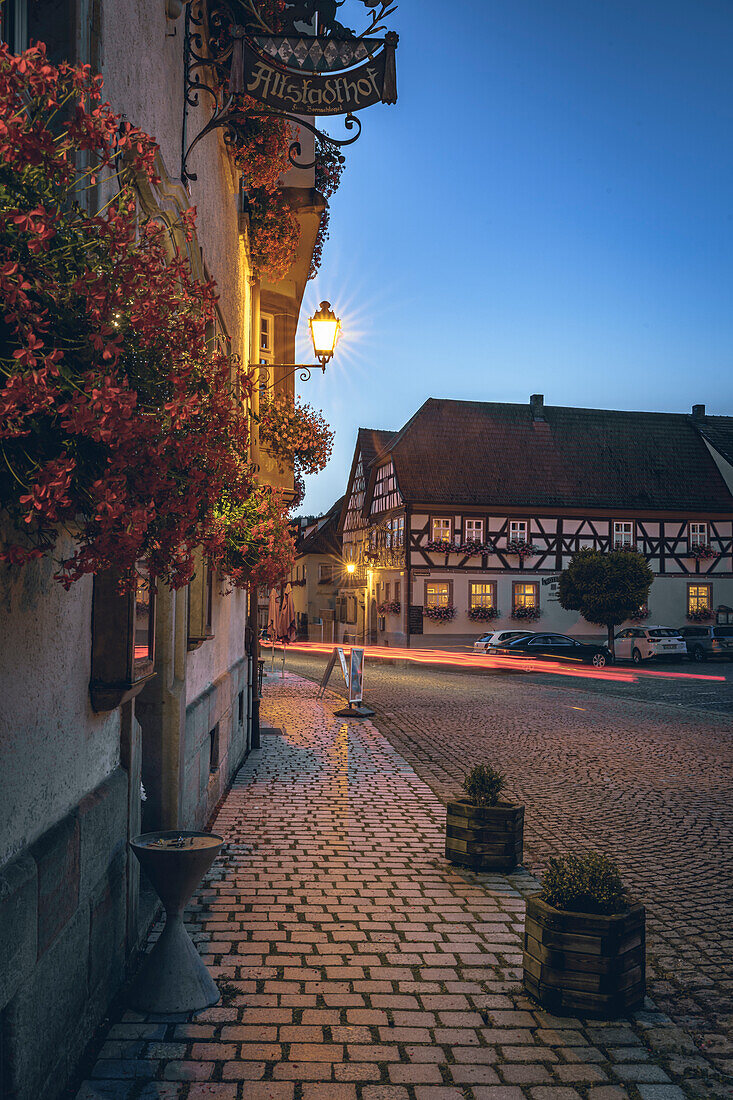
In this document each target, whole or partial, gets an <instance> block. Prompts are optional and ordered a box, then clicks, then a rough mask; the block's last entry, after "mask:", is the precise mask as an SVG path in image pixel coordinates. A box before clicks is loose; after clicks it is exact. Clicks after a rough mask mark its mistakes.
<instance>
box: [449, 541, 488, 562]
mask: <svg viewBox="0 0 733 1100" xmlns="http://www.w3.org/2000/svg"><path fill="white" fill-rule="evenodd" d="M454 550H455V552H456V553H457V554H463V555H464V556H466V557H469V558H471V557H474V556H475V555H478V554H493V553H494V547H493V546H492V544H491V543H490V542H480V541H479V540H478V539H466V541H465V542H462V543H460V544H459V545H458V546H456V547H454Z"/></svg>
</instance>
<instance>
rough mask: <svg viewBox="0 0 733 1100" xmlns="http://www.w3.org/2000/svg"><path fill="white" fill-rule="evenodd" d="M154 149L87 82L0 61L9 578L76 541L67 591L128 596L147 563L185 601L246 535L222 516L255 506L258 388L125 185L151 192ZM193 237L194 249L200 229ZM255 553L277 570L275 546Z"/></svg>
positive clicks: (42, 65) (0, 275)
mask: <svg viewBox="0 0 733 1100" xmlns="http://www.w3.org/2000/svg"><path fill="white" fill-rule="evenodd" d="M156 149H157V146H156V145H155V142H154V141H153V140H152V139H151V138H150V137H149V136H148V135H146V134H144V133H143V132H142V131H140V130H137V129H135V128H134V127H132V126H130V125H129V124H128V123H123V122H122V121H121V119H120V117H119V116H117V115H115V114H114V113H113V112H112V110H111V108H110V107H109V105H108V104H106V103H102V100H101V79H100V78H99V77H94V76H92V75H91V72H90V70H89V67H88V66H82V67H72V66H70V65H67V64H62V65H59V66H58V67H55V66H52V65H50V64H49V63H48V61H47V59H46V54H45V47H44V46H43V45H42V44H39V45H37V46H34V47H32V48H31V49H29V50H27V51H26V52H25V53H23V54H21V55H19V56H14V55H12V54H11V53H10V52H9V50H8V48H7V47H6V46H0V310H1V312H0V507H1V508H2V509H3V510H4V512H5V514H6V518H7V519H8V520H9V524H4V527H6V526H7V527H9V528H11V529H12V533H11V534H10V536H9V538H8V539H6V541H5V542H4V544H3V545H0V560H3V561H5V562H9V563H18V564H22V563H24V562H26V561H28V560H31V559H32V558H36V557H39V556H40V555H42V554H43V553H45V552H47V551H50V550H52V549H53V548H54V547H55V546H56V544H57V541H58V538H59V530H60V528H62V527H64V526H66V527H67V528H68V529H69V530H70V532H71V533H72V534H73V536H74V538H75V539H76V546H75V550H74V553H73V554H72V556H71V557H70V558H68V559H66V560H65V561H62V562H61V563H60V567H59V570H58V572H57V574H56V575H57V577H58V579H60V580H61V581H62V583H64V585H66V586H67V587H68V586H69V585H70V584H71V583H72V582H73V581H75V580H77V579H78V578H80V577H81V576H83V575H84V574H87V573H95V572H98V571H101V570H105V569H109V568H114V569H115V570H117V571H118V573H119V575H120V578H121V583H122V584H123V586H131V585H132V584H133V583H134V578H135V565H136V563H137V562H143V563H144V564H145V566H146V568H147V570H148V572H149V574H150V575H151V577H153V578H161V579H162V580H164V581H165V582H166V583H167V584H169V585H171V586H173V587H178V586H181V585H184V584H186V583H187V582H188V581H189V580H190V577H191V575H192V573H193V568H194V562H193V551H194V549H195V547H197V546H199V545H203V546H205V547H206V546H208V547H209V550H210V552H211V553H212V556H214V555H215V554H218V553H220V546H219V543H218V542H217V541H216V539H215V538H214V536H215V535H218V536H221V531H222V527H224V528H226V527H227V526H228V525H229V526H231V527H232V529H233V530H237V529H238V524H239V517H233V516H231V515H230V514H229V513H228V512H227V510H226V509H224V510H222V508H221V507H220V502H221V501H222V499H225V498H226V499H229V500H232V501H237V502H247V501H248V500H249V499H250V498H251V497H252V496H253V494H254V497H255V499H258V498H257V495H256V493H255V490H254V485H253V480H252V474H251V469H250V467H249V465H248V433H247V417H246V410H245V408H244V406H243V404H242V402H241V399H240V398H237V397H236V393H237V392H238V391H239V392H240V393H241V388H240V386H241V385H243V386H244V387H245V388H246V386H247V385H248V380H247V379H240V378H239V377H238V376H237V368H236V364H235V362H234V361H233V360H232V359H231V358H229V357H227V356H225V355H222V354H221V353H219V352H218V351H217V350H216V348H215V347H214V345H213V343H212V342H207V339H206V334H207V333H206V330H207V325H208V324H209V322H210V321H211V320H212V319H213V317H214V312H215V302H216V294H215V288H214V285H213V284H212V283H207V284H200V283H198V282H197V281H196V280H195V279H194V277H193V276H192V274H191V271H190V269H189V267H188V265H187V263H186V262H185V261H184V260H183V258H182V257H181V256H180V255H179V254H178V253H177V252H176V251H175V248H173V246H172V242H171V240H170V238H169V233H168V230H167V229H166V228H165V227H163V226H161V225H159V224H158V223H156V222H153V221H147V222H145V221H143V222H141V221H140V219H139V217H138V212H137V208H136V202H135V194H134V190H133V187H132V181H131V179H130V177H129V175H127V176H126V174H125V173H126V172H128V173H129V172H130V171H133V172H138V173H143V174H145V175H146V176H147V177H148V179H149V180H150V181H151V182H156V177H155V171H154V158H155V154H156ZM82 157H84V158H87V160H88V162H89V163H93V164H94V166H95V167H94V168H93V169H88V170H86V172H85V171H84V170H83V168H81V167H79V165H80V163H81V159H82ZM125 164H126V165H127V167H126V168H125V167H124V165H125ZM109 182H113V183H114V184H115V185H116V186H118V187H119V190H118V191H117V192H116V193H115V194H114V195H113V198H112V199H111V200H110V202H109V203H108V204H107V205H106V206H105V207H103V208H102V210H101V211H100V212H99V213H98V214H90V213H89V212H88V211H87V210H85V209H84V207H83V206H82V204H81V199H80V197H81V195H82V192H83V190H84V188H85V187H86V186H88V185H93V184H96V183H100V184H103V183H109ZM183 223H184V224H183V228H184V230H185V232H186V233H187V234H190V233H191V232H192V225H193V211H189V212H187V214H186V215H184V218H183ZM171 253H172V256H171ZM274 507H275V505H273V508H274ZM283 515H284V511H283ZM273 522H274V519H273ZM254 542H255V544H256V545H257V546H259V547H260V549H261V552H262V553H263V554H264V555H265V559H266V560H267V556H268V555H274V559H276V563H277V566H278V568H279V564H280V562H279V557H280V555H281V551H280V550H278V549H277V548H274V549H273V547H272V546H271V545H270V540H269V538H263V539H261V540H259V542H258V541H257V540H254ZM217 560H220V559H217ZM248 565H249V567H250V569H251V571H252V572H253V573H254V572H255V570H256V567H260V566H261V568H263V569H265V568H266V566H265V565H264V563H263V561H262V560H261V559H260V560H258V561H254V559H253V558H252V557H251V556H250V557H249V558H248ZM244 579H245V578H244V572H243V570H242V569H239V570H238V572H237V574H236V578H235V583H243V582H244Z"/></svg>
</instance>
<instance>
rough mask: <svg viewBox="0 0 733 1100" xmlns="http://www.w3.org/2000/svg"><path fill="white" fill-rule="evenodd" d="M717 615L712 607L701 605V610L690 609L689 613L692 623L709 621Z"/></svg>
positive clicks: (688, 616) (689, 619)
mask: <svg viewBox="0 0 733 1100" xmlns="http://www.w3.org/2000/svg"><path fill="white" fill-rule="evenodd" d="M714 617H715V612H714V611H713V609H712V607H701V608H700V610H699V611H690V612H689V613H688V615H687V618H688V621H689V622H691V623H709V622H710V621H711V620H712V619H713V618H714Z"/></svg>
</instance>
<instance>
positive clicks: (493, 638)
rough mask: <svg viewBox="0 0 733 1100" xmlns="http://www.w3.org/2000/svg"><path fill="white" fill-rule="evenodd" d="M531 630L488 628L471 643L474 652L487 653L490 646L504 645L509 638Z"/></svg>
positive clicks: (529, 632) (528, 632)
mask: <svg viewBox="0 0 733 1100" xmlns="http://www.w3.org/2000/svg"><path fill="white" fill-rule="evenodd" d="M531 633H532V631H531V630H489V632H488V633H487V634H482V635H481V637H480V638H477V639H476V641H475V642H474V643H473V648H474V652H475V653H487V652H488V651H489V650H490V649H491V648H492V646H496V645H504V643H505V642H508V641H509V639H510V638H519V637H520V635H522V634H531Z"/></svg>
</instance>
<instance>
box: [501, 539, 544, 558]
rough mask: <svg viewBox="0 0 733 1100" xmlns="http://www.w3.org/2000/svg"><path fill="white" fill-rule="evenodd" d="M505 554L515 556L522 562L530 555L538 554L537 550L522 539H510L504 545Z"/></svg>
mask: <svg viewBox="0 0 733 1100" xmlns="http://www.w3.org/2000/svg"><path fill="white" fill-rule="evenodd" d="M506 552H507V554H516V555H517V557H518V558H520V560H521V561H524V559H525V558H528V557H530V556H531V555H532V554H538V553H539V549H538V547H536V546H534V545H533V544H532V543H531V542H525V540H524V539H510V540H509V542H508V543H507V544H506Z"/></svg>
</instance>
